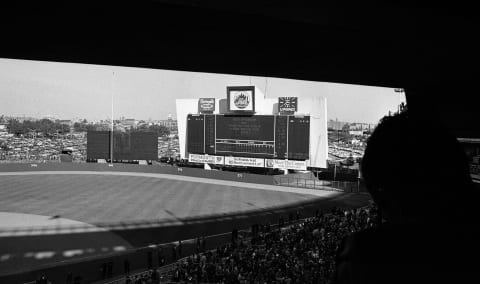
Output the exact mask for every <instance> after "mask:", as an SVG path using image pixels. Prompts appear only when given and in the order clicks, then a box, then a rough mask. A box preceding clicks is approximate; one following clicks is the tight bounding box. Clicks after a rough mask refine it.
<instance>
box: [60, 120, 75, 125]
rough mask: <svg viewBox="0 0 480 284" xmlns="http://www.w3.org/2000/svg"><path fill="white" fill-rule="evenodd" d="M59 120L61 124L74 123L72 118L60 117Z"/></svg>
mask: <svg viewBox="0 0 480 284" xmlns="http://www.w3.org/2000/svg"><path fill="white" fill-rule="evenodd" d="M57 122H58V123H60V124H65V125H68V126H71V125H72V124H73V123H72V121H71V120H70V119H59V120H58V121H57Z"/></svg>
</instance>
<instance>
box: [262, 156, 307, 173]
mask: <svg viewBox="0 0 480 284" xmlns="http://www.w3.org/2000/svg"><path fill="white" fill-rule="evenodd" d="M265 167H267V168H275V169H285V168H287V169H289V170H297V171H306V170H307V162H306V161H294V160H278V159H265Z"/></svg>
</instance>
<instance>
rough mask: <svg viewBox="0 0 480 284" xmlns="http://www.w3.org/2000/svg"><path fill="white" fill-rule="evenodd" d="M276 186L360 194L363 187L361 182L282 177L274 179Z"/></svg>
mask: <svg viewBox="0 0 480 284" xmlns="http://www.w3.org/2000/svg"><path fill="white" fill-rule="evenodd" d="M274 182H275V185H279V186H289V187H301V188H307V189H318V190H329V191H341V192H351V193H358V192H362V191H363V190H362V186H361V185H360V182H350V181H327V180H317V179H306V178H299V177H288V176H287V177H282V176H276V177H275V179H274Z"/></svg>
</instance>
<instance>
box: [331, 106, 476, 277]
mask: <svg viewBox="0 0 480 284" xmlns="http://www.w3.org/2000/svg"><path fill="white" fill-rule="evenodd" d="M361 170H362V174H363V177H364V180H365V183H366V186H367V189H368V191H369V193H370V195H371V197H372V199H373V200H374V202H375V203H376V205H377V206H378V208H379V210H380V212H381V213H382V215H381V216H382V218H381V219H383V221H382V222H379V224H377V225H376V226H374V228H370V229H367V230H364V231H360V232H357V233H354V234H353V235H350V236H348V237H346V238H345V239H343V241H342V243H341V244H340V246H339V248H338V251H337V258H336V273H335V276H334V283H339V284H343V283H467V279H469V277H473V276H475V277H476V278H477V273H476V272H475V271H478V269H477V266H476V265H477V264H478V258H479V257H480V253H479V242H480V238H479V234H478V230H477V229H476V228H477V227H478V226H477V225H476V224H478V223H479V222H480V219H478V214H477V212H476V211H477V210H475V208H476V207H477V206H478V205H477V203H478V202H479V201H480V199H479V198H478V195H479V194H478V192H477V191H476V190H475V189H474V187H473V183H472V180H471V177H470V173H469V168H468V163H467V159H466V157H465V153H464V151H463V149H462V147H461V145H460V143H459V142H458V141H457V140H456V138H454V137H453V136H451V135H450V134H449V133H448V131H447V129H446V128H444V127H443V126H442V125H441V124H440V123H439V122H438V121H435V120H433V119H432V120H429V121H427V120H420V119H416V118H415V117H413V116H412V115H411V114H410V113H409V112H408V110H407V111H404V112H402V113H400V114H397V115H394V116H388V117H385V118H383V119H382V120H381V122H380V123H379V125H378V126H377V128H376V129H375V131H374V132H373V134H372V135H371V137H370V138H369V139H368V141H367V148H366V150H365V154H364V157H363V160H362V164H361Z"/></svg>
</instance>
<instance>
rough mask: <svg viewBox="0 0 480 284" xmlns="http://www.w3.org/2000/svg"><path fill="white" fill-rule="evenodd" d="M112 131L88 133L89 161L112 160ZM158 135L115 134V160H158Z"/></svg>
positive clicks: (147, 133) (139, 132)
mask: <svg viewBox="0 0 480 284" xmlns="http://www.w3.org/2000/svg"><path fill="white" fill-rule="evenodd" d="M110 143H111V132H110V131H89V132H88V133H87V159H89V160H98V159H105V160H109V159H110V148H111V144H110ZM157 159H158V135H157V133H155V132H143V131H137V132H130V133H121V132H114V135H113V160H115V161H120V160H125V161H134V160H157Z"/></svg>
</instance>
